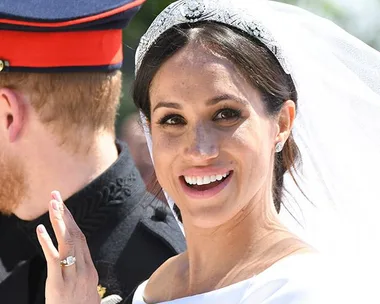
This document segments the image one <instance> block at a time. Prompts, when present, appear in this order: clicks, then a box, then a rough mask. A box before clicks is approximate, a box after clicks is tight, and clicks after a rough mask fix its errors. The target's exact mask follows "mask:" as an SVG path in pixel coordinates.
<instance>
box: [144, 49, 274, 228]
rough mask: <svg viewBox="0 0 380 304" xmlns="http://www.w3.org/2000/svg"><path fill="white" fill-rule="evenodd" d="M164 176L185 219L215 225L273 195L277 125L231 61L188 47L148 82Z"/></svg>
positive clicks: (160, 175) (156, 157)
mask: <svg viewBox="0 0 380 304" xmlns="http://www.w3.org/2000/svg"><path fill="white" fill-rule="evenodd" d="M150 100H151V133H152V140H153V159H154V164H155V170H156V174H157V178H158V181H159V182H160V184H161V186H162V187H163V188H164V190H166V191H167V192H168V194H169V195H170V196H171V197H172V198H173V199H174V201H175V202H176V204H177V205H178V207H179V208H180V210H181V213H182V217H183V220H184V223H185V225H186V223H190V222H191V224H192V225H195V226H197V227H203V228H211V227H217V226H219V225H221V224H223V223H225V222H227V221H229V220H230V219H232V218H233V217H234V216H236V215H237V214H238V213H239V212H242V211H243V212H244V210H248V209H249V208H247V207H248V205H250V204H254V202H255V201H260V200H261V199H262V198H263V199H267V198H268V197H270V191H271V190H270V189H271V180H272V171H273V155H274V147H275V144H276V138H277V137H276V136H277V135H278V133H279V128H278V125H277V123H276V119H274V118H270V117H269V116H268V115H267V114H266V111H265V108H264V104H263V102H262V100H261V97H260V94H259V92H258V91H257V90H256V89H255V88H253V87H252V86H251V85H250V84H249V83H248V82H247V81H246V79H245V78H244V77H243V76H242V75H241V73H239V72H238V70H237V68H236V67H235V66H234V65H233V64H232V63H230V62H229V61H228V60H226V59H224V58H222V57H219V56H216V55H213V54H211V53H210V52H207V51H206V50H205V49H204V48H202V47H200V46H191V45H190V46H187V47H186V48H184V49H182V50H181V51H180V52H178V53H177V54H175V55H174V56H173V57H171V58H170V59H169V60H168V61H167V62H166V63H165V64H163V65H162V66H161V68H160V69H159V71H158V73H157V74H156V76H155V77H154V79H153V82H152V85H151V88H150Z"/></svg>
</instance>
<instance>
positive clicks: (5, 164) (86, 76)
mask: <svg viewBox="0 0 380 304" xmlns="http://www.w3.org/2000/svg"><path fill="white" fill-rule="evenodd" d="M120 90H121V73H120V72H119V71H117V72H92V73H61V74H59V73H55V74H48V73H46V74H45V73H41V74H38V73H3V74H0V128H1V130H0V142H1V144H0V146H1V150H2V153H1V154H0V184H1V185H2V187H1V189H0V212H1V213H6V214H7V213H10V212H11V210H12V209H14V207H15V206H16V205H17V203H18V202H20V201H21V200H22V199H25V196H27V194H28V174H27V170H26V168H27V164H26V162H28V159H29V157H28V156H29V155H35V151H33V150H35V148H36V145H43V143H44V142H46V141H55V142H56V144H57V145H60V146H62V147H63V148H64V149H66V150H67V151H70V152H71V153H78V152H79V151H85V150H87V149H90V147H91V143H92V140H93V139H94V138H95V137H96V136H97V134H104V133H108V134H110V135H111V136H114V125H115V117H116V112H117V108H118V105H119V100H120ZM39 148H41V147H39ZM41 156H42V155H41Z"/></svg>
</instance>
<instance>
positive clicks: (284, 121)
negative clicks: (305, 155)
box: [276, 100, 296, 143]
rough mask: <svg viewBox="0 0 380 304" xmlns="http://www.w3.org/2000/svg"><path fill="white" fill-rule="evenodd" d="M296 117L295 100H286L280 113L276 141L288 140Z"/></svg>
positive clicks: (283, 141)
mask: <svg viewBox="0 0 380 304" xmlns="http://www.w3.org/2000/svg"><path fill="white" fill-rule="evenodd" d="M295 117H296V105H295V103H294V101H292V100H287V101H285V102H284V104H283V106H282V108H281V111H280V113H279V115H278V122H277V126H278V132H277V136H276V142H282V143H285V142H286V140H287V139H288V137H289V135H290V132H291V131H292V128H293V124H294V119H295Z"/></svg>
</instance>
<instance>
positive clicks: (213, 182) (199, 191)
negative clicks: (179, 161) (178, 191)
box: [180, 171, 233, 199]
mask: <svg viewBox="0 0 380 304" xmlns="http://www.w3.org/2000/svg"><path fill="white" fill-rule="evenodd" d="M232 175H233V171H227V172H224V173H223V174H211V175H198V176H191V175H185V176H181V177H180V181H181V185H182V188H183V190H184V192H185V193H186V194H187V195H188V196H190V197H192V198H197V199H206V198H211V197H213V196H215V195H217V194H218V193H219V192H220V191H222V190H223V189H224V188H225V187H226V186H227V185H228V183H229V182H230V180H231V177H232Z"/></svg>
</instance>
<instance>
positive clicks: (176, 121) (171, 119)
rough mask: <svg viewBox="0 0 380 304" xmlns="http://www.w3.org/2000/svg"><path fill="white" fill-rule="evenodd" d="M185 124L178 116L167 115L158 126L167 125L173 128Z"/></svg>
mask: <svg viewBox="0 0 380 304" xmlns="http://www.w3.org/2000/svg"><path fill="white" fill-rule="evenodd" d="M184 123H185V120H184V118H183V117H181V116H179V115H168V116H165V117H163V118H162V119H160V122H159V124H160V125H169V126H175V125H183V124H184Z"/></svg>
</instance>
